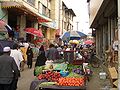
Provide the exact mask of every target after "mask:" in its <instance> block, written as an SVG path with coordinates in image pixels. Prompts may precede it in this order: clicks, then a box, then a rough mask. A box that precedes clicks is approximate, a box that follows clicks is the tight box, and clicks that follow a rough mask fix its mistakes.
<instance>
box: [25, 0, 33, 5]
mask: <svg viewBox="0 0 120 90" xmlns="http://www.w3.org/2000/svg"><path fill="white" fill-rule="evenodd" d="M27 2H29V3H30V4H32V5H35V0H27Z"/></svg>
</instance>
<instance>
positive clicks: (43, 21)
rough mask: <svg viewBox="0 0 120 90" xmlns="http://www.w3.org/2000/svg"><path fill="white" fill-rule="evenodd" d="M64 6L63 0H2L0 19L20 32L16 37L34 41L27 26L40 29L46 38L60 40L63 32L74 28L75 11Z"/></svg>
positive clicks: (0, 3) (0, 2) (52, 40)
mask: <svg viewBox="0 0 120 90" xmlns="http://www.w3.org/2000/svg"><path fill="white" fill-rule="evenodd" d="M64 6H66V5H65V4H64V2H63V0H14V1H13V0H1V1H0V19H1V20H3V21H5V22H6V23H8V25H10V26H11V27H12V29H13V30H14V31H15V32H17V33H19V35H16V36H15V37H16V38H24V39H25V40H27V41H30V42H31V41H34V39H33V38H34V37H33V35H31V34H28V33H26V32H25V28H31V27H32V28H36V29H38V30H40V31H41V32H42V33H43V35H44V38H45V39H47V40H49V41H51V42H54V40H55V41H57V42H58V39H59V36H60V35H61V34H63V32H65V31H68V30H72V29H73V17H74V16H75V13H74V11H73V10H72V9H68V8H67V9H64ZM18 27H19V30H18ZM16 30H17V31H16ZM10 36H14V35H12V34H11V35H10Z"/></svg>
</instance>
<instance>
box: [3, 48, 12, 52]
mask: <svg viewBox="0 0 120 90" xmlns="http://www.w3.org/2000/svg"><path fill="white" fill-rule="evenodd" d="M10 50H11V49H10V47H4V48H3V52H9V51H10Z"/></svg>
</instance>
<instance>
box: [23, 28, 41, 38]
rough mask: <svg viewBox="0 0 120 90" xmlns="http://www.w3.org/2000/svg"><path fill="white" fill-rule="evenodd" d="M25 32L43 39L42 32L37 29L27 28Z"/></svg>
mask: <svg viewBox="0 0 120 90" xmlns="http://www.w3.org/2000/svg"><path fill="white" fill-rule="evenodd" d="M25 32H26V33H29V34H32V35H35V36H38V37H43V34H42V32H41V31H40V30H37V29H35V28H26V29H25Z"/></svg>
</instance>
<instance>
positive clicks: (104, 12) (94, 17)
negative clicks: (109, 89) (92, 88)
mask: <svg viewBox="0 0 120 90" xmlns="http://www.w3.org/2000/svg"><path fill="white" fill-rule="evenodd" d="M87 2H88V7H89V8H88V9H89V17H90V21H89V22H90V28H92V30H93V35H94V36H95V41H96V54H97V56H98V57H99V58H101V59H103V60H105V54H107V51H109V50H110V49H113V48H114V47H113V43H114V42H117V43H116V44H115V47H116V48H117V49H116V50H115V49H114V51H113V52H114V56H112V54H111V56H110V55H109V54H107V55H109V57H112V58H113V59H110V61H107V63H108V65H109V66H110V67H115V68H116V70H117V71H118V76H116V78H115V79H118V81H117V80H115V81H114V82H118V84H116V88H117V86H118V89H116V90H120V87H119V86H120V73H119V71H120V70H119V66H120V64H119V63H120V56H119V55H120V51H119V47H120V46H119V40H120V37H119V35H120V32H119V31H120V30H119V29H120V22H119V21H120V18H119V17H120V12H119V11H120V2H119V0H87ZM107 60H109V59H107ZM111 63H112V64H111ZM113 84H114V83H113Z"/></svg>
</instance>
